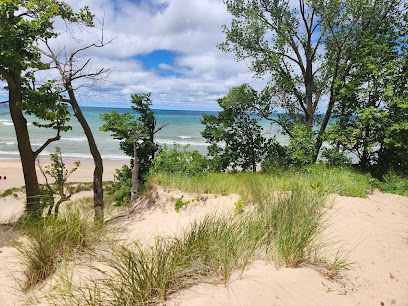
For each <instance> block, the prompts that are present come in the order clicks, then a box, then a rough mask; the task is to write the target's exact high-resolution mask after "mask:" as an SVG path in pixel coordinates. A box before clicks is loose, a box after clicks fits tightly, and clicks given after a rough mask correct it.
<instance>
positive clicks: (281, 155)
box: [261, 141, 291, 172]
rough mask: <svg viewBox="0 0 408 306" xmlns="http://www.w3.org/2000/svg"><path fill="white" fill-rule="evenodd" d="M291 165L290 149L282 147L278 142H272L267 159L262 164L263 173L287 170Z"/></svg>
mask: <svg viewBox="0 0 408 306" xmlns="http://www.w3.org/2000/svg"><path fill="white" fill-rule="evenodd" d="M290 165H291V155H290V151H289V147H287V146H282V145H280V144H279V143H278V142H277V141H271V142H270V144H269V148H268V152H267V153H266V157H265V159H264V161H263V162H262V164H261V168H262V171H263V172H271V171H276V170H277V169H287V168H289V167H290Z"/></svg>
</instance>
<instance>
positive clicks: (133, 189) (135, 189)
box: [130, 139, 139, 206]
mask: <svg viewBox="0 0 408 306" xmlns="http://www.w3.org/2000/svg"><path fill="white" fill-rule="evenodd" d="M136 142H137V139H135V141H134V142H133V152H134V163H133V169H132V185H131V186H130V201H131V203H132V206H134V205H135V204H136V202H137V198H138V193H139V159H138V157H137V148H136Z"/></svg>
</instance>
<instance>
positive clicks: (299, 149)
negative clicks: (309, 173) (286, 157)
mask: <svg viewBox="0 0 408 306" xmlns="http://www.w3.org/2000/svg"><path fill="white" fill-rule="evenodd" d="M289 152H290V154H291V160H292V164H293V165H294V166H296V167H299V166H305V165H309V164H311V163H313V154H314V152H315V137H314V133H313V132H312V130H311V129H309V128H306V127H303V126H300V125H296V126H295V127H294V129H293V131H292V137H291V138H290V145H289Z"/></svg>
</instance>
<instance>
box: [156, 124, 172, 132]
mask: <svg viewBox="0 0 408 306" xmlns="http://www.w3.org/2000/svg"><path fill="white" fill-rule="evenodd" d="M169 124H170V122H166V123H164V124H163V125H162V126H161V127H159V128H157V129H156V130H155V131H154V132H153V134H156V133H157V132H159V131H160V130H161V129H163V128H164V127H165V126H167V125H169Z"/></svg>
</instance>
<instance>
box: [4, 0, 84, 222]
mask: <svg viewBox="0 0 408 306" xmlns="http://www.w3.org/2000/svg"><path fill="white" fill-rule="evenodd" d="M90 16H91V14H90V13H89V11H88V10H87V8H85V9H83V10H81V11H80V13H78V14H75V13H74V12H73V11H72V9H71V8H70V7H69V6H68V5H67V4H65V3H64V2H59V1H56V0H45V1H38V0H31V1H18V0H14V1H13V0H9V1H1V2H0V50H1V51H0V52H1V56H0V75H1V77H2V78H3V79H5V80H6V82H7V85H8V87H7V89H8V91H9V100H8V104H9V110H10V115H11V118H12V121H13V124H14V129H15V132H16V137H17V145H18V150H19V153H20V158H21V163H22V168H23V173H24V180H25V188H26V196H27V204H26V213H27V214H28V215H30V216H33V217H39V216H40V214H41V206H40V199H39V194H40V190H39V186H38V179H37V174H36V171H35V159H36V157H37V156H38V154H39V153H40V152H41V151H42V150H44V148H45V147H46V146H47V145H48V144H49V143H51V142H53V141H56V140H58V139H59V138H60V131H61V127H62V126H63V123H64V122H65V121H66V119H64V118H62V117H59V116H58V115H59V114H62V113H64V111H63V110H64V108H65V106H64V105H63V104H61V103H59V102H60V99H56V100H52V99H49V97H50V96H52V95H53V93H52V92H51V86H50V85H49V84H46V85H45V87H41V88H40V89H39V91H37V93H38V94H36V93H34V89H35V88H33V87H31V88H30V86H29V80H34V77H33V72H34V70H35V69H45V68H47V67H46V66H44V65H43V64H42V63H41V60H40V54H39V52H38V50H37V48H36V46H35V43H36V42H37V41H38V40H39V39H40V38H51V37H53V36H55V35H56V33H54V32H53V30H54V25H53V20H54V19H55V18H57V17H61V18H63V19H64V20H66V21H67V22H78V23H85V24H87V23H90ZM28 98H38V99H31V100H29V99H28ZM40 98H41V99H40ZM42 98H45V100H46V101H48V102H53V105H54V106H56V107H57V108H59V109H60V111H57V112H55V109H51V110H50V112H47V108H46V107H48V106H49V103H48V104H42V103H43V101H44V100H43V99H42ZM65 109H66V108H65ZM23 110H25V111H26V112H27V113H30V112H31V113H34V114H36V115H43V116H44V117H45V118H46V119H49V118H53V119H54V120H55V122H56V125H55V124H53V123H51V124H50V125H49V126H48V127H54V128H56V129H57V135H56V137H54V138H51V139H48V140H47V141H46V142H45V143H44V145H42V146H41V147H40V148H39V149H38V150H36V151H33V149H32V147H31V143H30V137H29V133H28V129H27V121H26V119H25V118H24V113H23ZM65 114H66V113H65ZM41 119H42V118H41ZM39 125H40V124H39ZM58 126H59V128H58Z"/></svg>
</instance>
